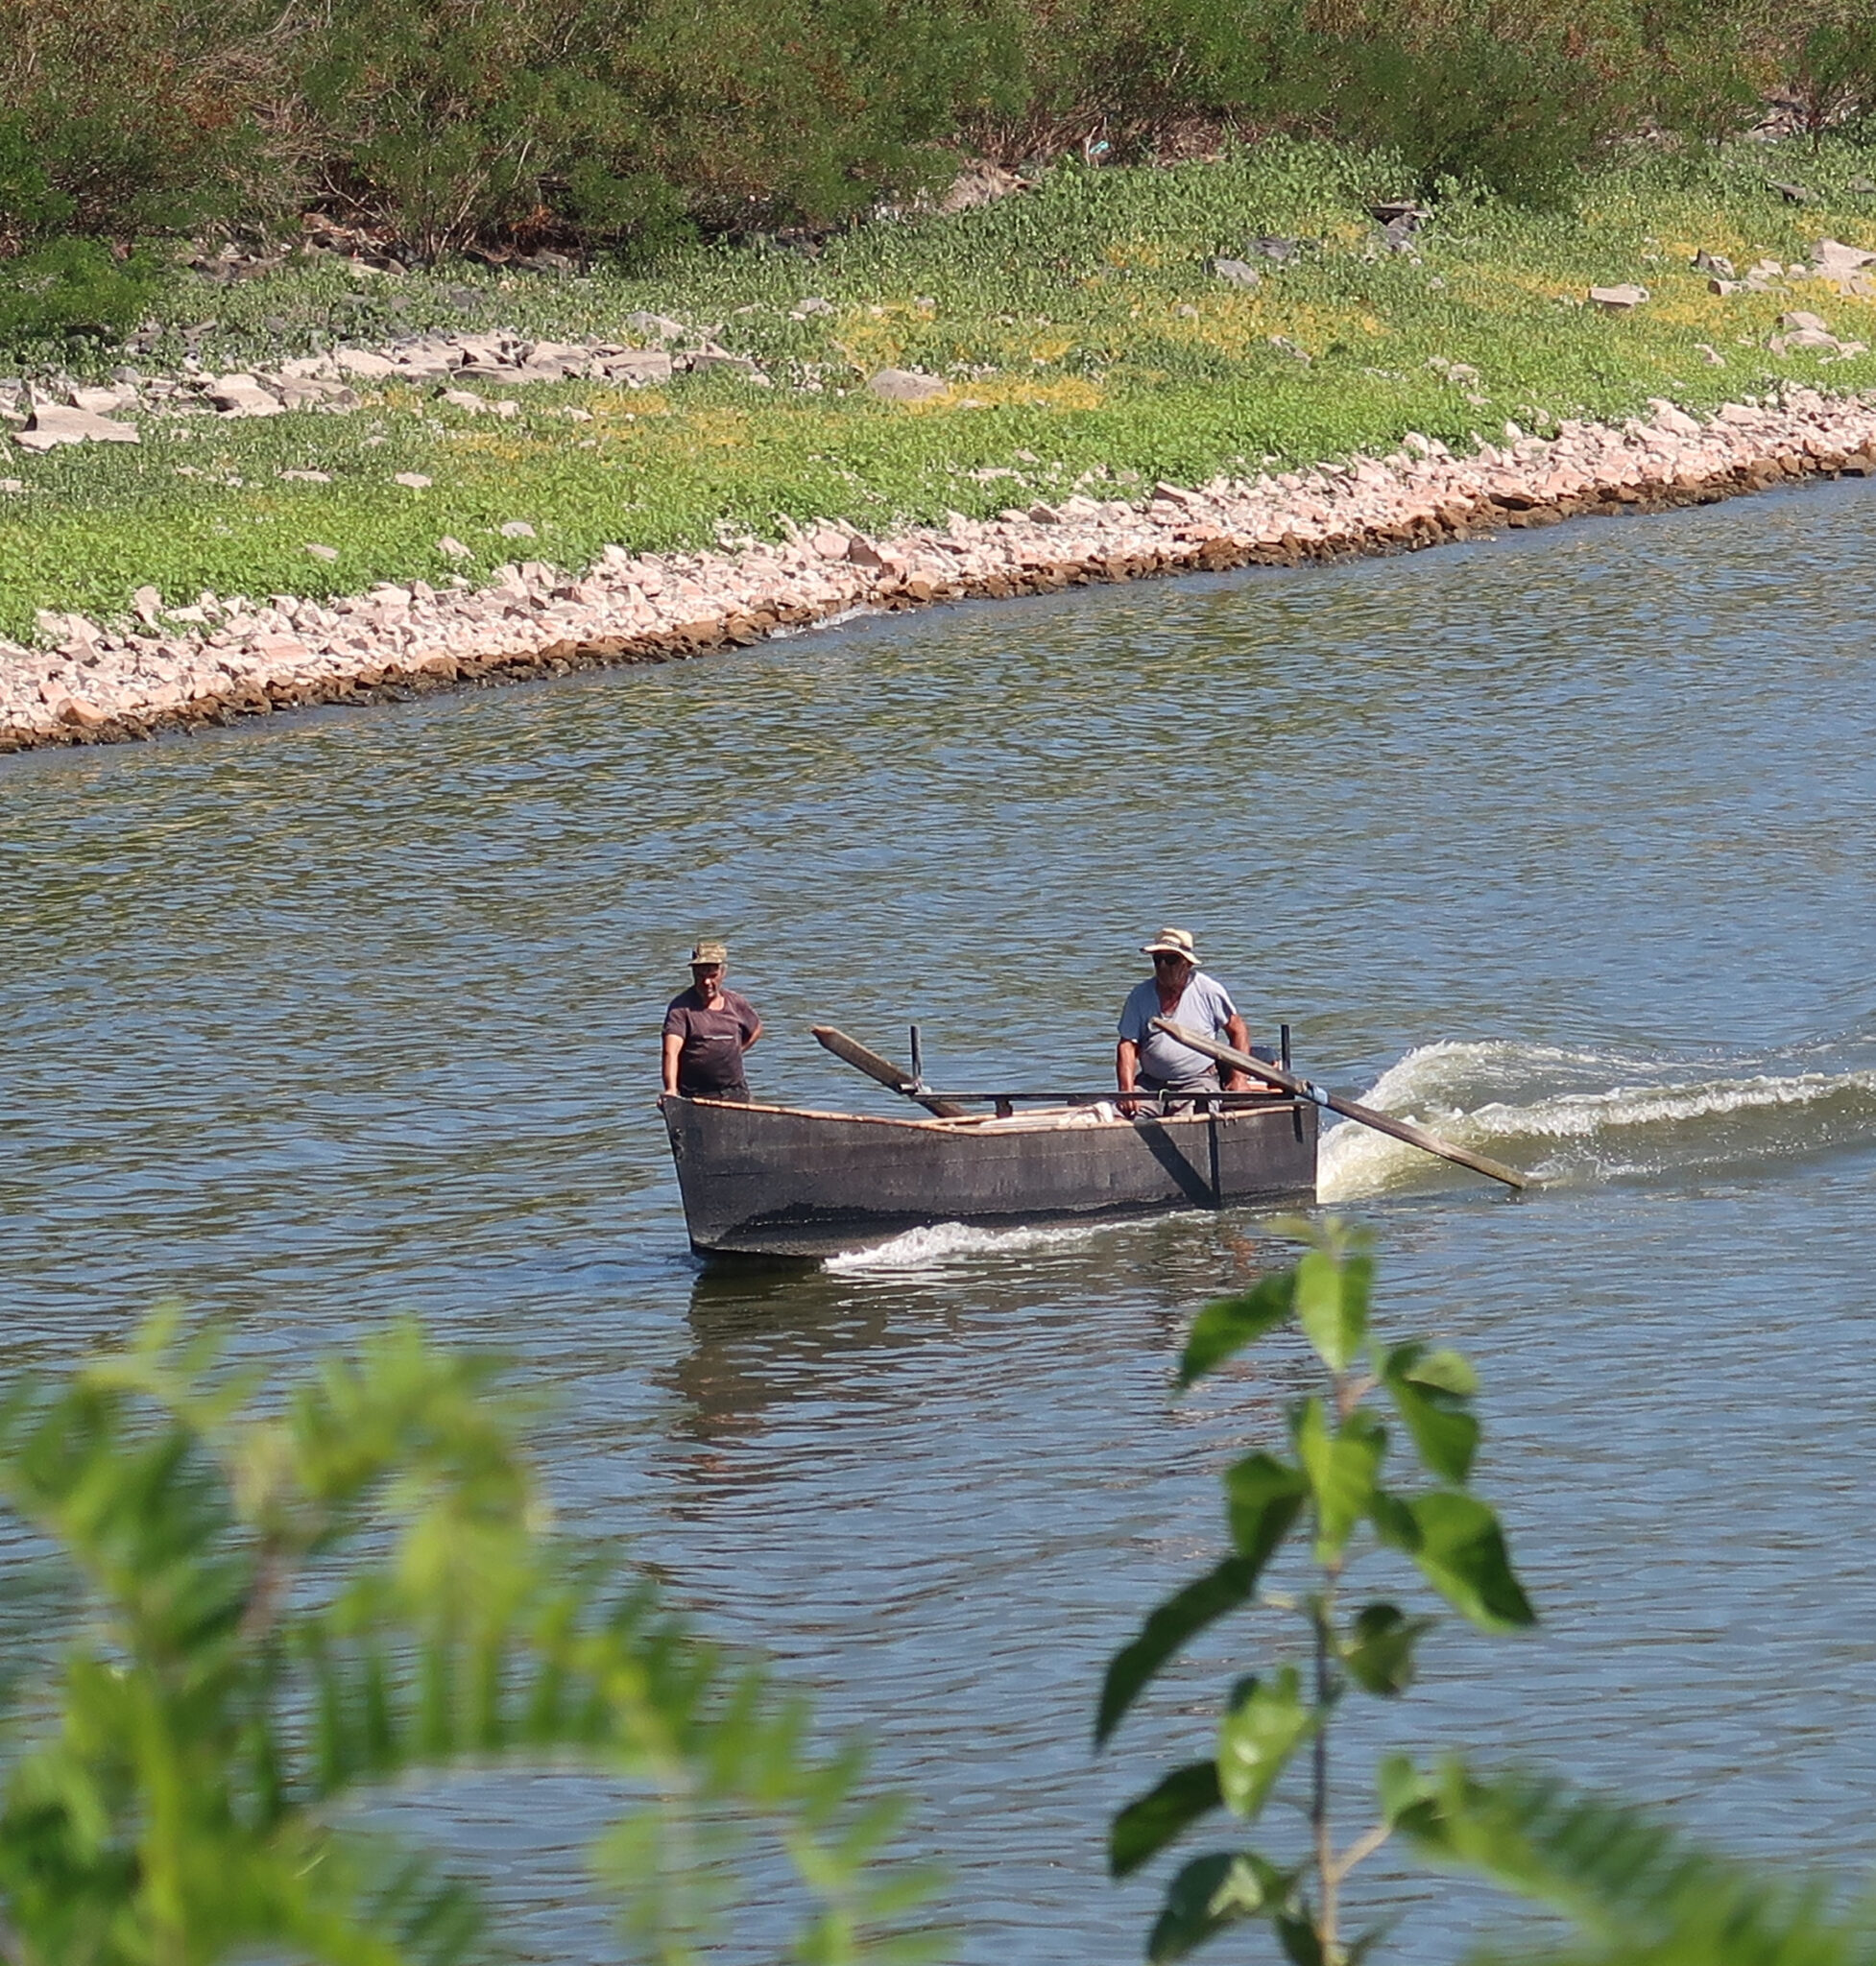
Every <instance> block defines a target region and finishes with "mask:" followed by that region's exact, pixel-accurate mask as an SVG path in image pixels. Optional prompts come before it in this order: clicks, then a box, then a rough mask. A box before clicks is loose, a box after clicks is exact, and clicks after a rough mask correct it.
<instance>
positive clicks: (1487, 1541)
mask: <svg viewBox="0 0 1876 1966" xmlns="http://www.w3.org/2000/svg"><path fill="white" fill-rule="evenodd" d="M1407 1511H1408V1513H1409V1514H1410V1515H1411V1517H1412V1520H1413V1524H1414V1528H1415V1530H1416V1532H1417V1534H1418V1538H1419V1542H1418V1546H1417V1547H1415V1548H1414V1549H1413V1550H1412V1551H1411V1552H1410V1553H1411V1555H1412V1557H1413V1560H1414V1562H1415V1563H1417V1564H1418V1565H1419V1566H1420V1569H1421V1571H1422V1573H1423V1574H1424V1575H1425V1577H1426V1579H1427V1581H1428V1582H1429V1583H1430V1584H1431V1585H1432V1587H1433V1589H1434V1590H1435V1591H1437V1592H1438V1593H1439V1594H1440V1595H1441V1596H1442V1597H1444V1598H1445V1599H1446V1601H1447V1602H1448V1603H1449V1604H1450V1605H1452V1607H1453V1608H1454V1610H1455V1611H1457V1612H1459V1613H1460V1614H1461V1615H1462V1616H1463V1617H1465V1618H1470V1619H1471V1620H1472V1622H1473V1623H1474V1624H1476V1625H1479V1626H1480V1627H1481V1628H1482V1629H1483V1630H1485V1631H1515V1630H1517V1629H1519V1628H1520V1627H1521V1626H1524V1625H1532V1624H1535V1623H1536V1622H1537V1614H1536V1612H1535V1611H1533V1610H1532V1609H1531V1605H1530V1599H1529V1598H1528V1597H1527V1596H1526V1595H1525V1591H1524V1586H1523V1585H1522V1584H1520V1583H1519V1581H1518V1579H1517V1576H1516V1574H1515V1572H1514V1571H1513V1570H1512V1568H1511V1556H1510V1552H1509V1551H1508V1550H1507V1549H1506V1548H1505V1546H1504V1532H1503V1530H1502V1529H1501V1528H1500V1527H1499V1521H1498V1517H1497V1516H1496V1515H1494V1514H1493V1513H1492V1511H1491V1510H1490V1509H1489V1508H1487V1507H1486V1505H1485V1504H1484V1503H1483V1502H1482V1501H1480V1500H1479V1498H1477V1497H1476V1496H1471V1495H1447V1494H1439V1495H1420V1496H1415V1497H1414V1498H1413V1499H1412V1500H1411V1501H1410V1502H1408V1503H1407Z"/></svg>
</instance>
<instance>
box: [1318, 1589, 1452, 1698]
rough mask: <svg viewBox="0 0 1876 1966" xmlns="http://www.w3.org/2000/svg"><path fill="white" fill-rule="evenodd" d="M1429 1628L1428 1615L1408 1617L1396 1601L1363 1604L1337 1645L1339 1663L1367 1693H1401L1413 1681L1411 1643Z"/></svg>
mask: <svg viewBox="0 0 1876 1966" xmlns="http://www.w3.org/2000/svg"><path fill="white" fill-rule="evenodd" d="M1432 1628H1433V1620H1432V1619H1431V1618H1408V1617H1407V1614H1406V1613H1405V1612H1403V1611H1402V1610H1401V1608H1400V1606H1399V1605H1397V1604H1364V1605H1363V1606H1362V1607H1361V1609H1360V1610H1359V1612H1357V1613H1356V1616H1355V1625H1354V1628H1353V1630H1351V1632H1350V1633H1349V1635H1348V1637H1347V1639H1346V1640H1345V1641H1344V1642H1343V1643H1342V1645H1341V1648H1340V1650H1341V1660H1342V1664H1343V1665H1344V1666H1346V1667H1347V1668H1348V1674H1349V1677H1350V1678H1351V1679H1353V1680H1354V1681H1355V1683H1356V1684H1357V1685H1358V1686H1359V1687H1362V1688H1364V1689H1365V1690H1367V1691H1369V1692H1371V1693H1380V1694H1383V1696H1386V1695H1392V1694H1395V1693H1404V1692H1406V1691H1407V1688H1408V1687H1409V1686H1411V1685H1412V1684H1413V1646H1414V1642H1415V1640H1417V1639H1418V1638H1419V1637H1420V1635H1421V1634H1422V1633H1423V1632H1429V1631H1431V1630H1432Z"/></svg>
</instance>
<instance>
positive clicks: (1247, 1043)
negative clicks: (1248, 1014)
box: [1224, 1011, 1257, 1092]
mask: <svg viewBox="0 0 1876 1966" xmlns="http://www.w3.org/2000/svg"><path fill="white" fill-rule="evenodd" d="M1225 1043H1227V1044H1229V1045H1230V1046H1231V1047H1232V1049H1233V1050H1234V1051H1248V1050H1249V1049H1250V1048H1251V1029H1250V1026H1249V1025H1248V1024H1247V1023H1245V1021H1244V1019H1242V1018H1241V1017H1239V1014H1238V1013H1237V1012H1236V1011H1233V1012H1232V1014H1231V1015H1230V1016H1229V1017H1228V1018H1227V1019H1225ZM1224 1085H1225V1091H1227V1092H1254V1091H1257V1088H1256V1087H1255V1086H1254V1085H1252V1084H1251V1082H1250V1079H1249V1078H1248V1077H1247V1076H1246V1075H1245V1074H1244V1073H1243V1072H1241V1071H1239V1069H1238V1068H1237V1067H1235V1066H1229V1065H1228V1066H1226V1067H1225V1079H1224Z"/></svg>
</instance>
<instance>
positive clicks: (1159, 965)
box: [1153, 949, 1191, 970]
mask: <svg viewBox="0 0 1876 1966" xmlns="http://www.w3.org/2000/svg"><path fill="white" fill-rule="evenodd" d="M1189 962H1191V957H1190V956H1173V955H1167V954H1166V951H1165V950H1164V949H1156V950H1155V951H1154V954H1153V967H1154V968H1155V969H1156V970H1160V969H1164V968H1165V967H1166V964H1168V963H1189Z"/></svg>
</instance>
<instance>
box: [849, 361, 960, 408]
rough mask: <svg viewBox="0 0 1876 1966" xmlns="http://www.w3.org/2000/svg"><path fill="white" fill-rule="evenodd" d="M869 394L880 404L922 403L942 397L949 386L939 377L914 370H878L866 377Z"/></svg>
mask: <svg viewBox="0 0 1876 1966" xmlns="http://www.w3.org/2000/svg"><path fill="white" fill-rule="evenodd" d="M866 386H867V389H868V390H869V392H870V393H871V394H872V395H874V396H878V398H879V400H880V401H881V402H887V403H922V402H926V401H928V400H929V399H930V398H931V397H932V396H943V395H944V394H945V393H946V391H947V390H949V389H950V383H948V382H947V381H945V379H944V378H943V377H942V376H939V375H922V374H920V373H919V372H918V371H917V370H915V369H880V370H878V371H876V372H875V373H873V374H872V375H870V376H868V377H867V383H866Z"/></svg>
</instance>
